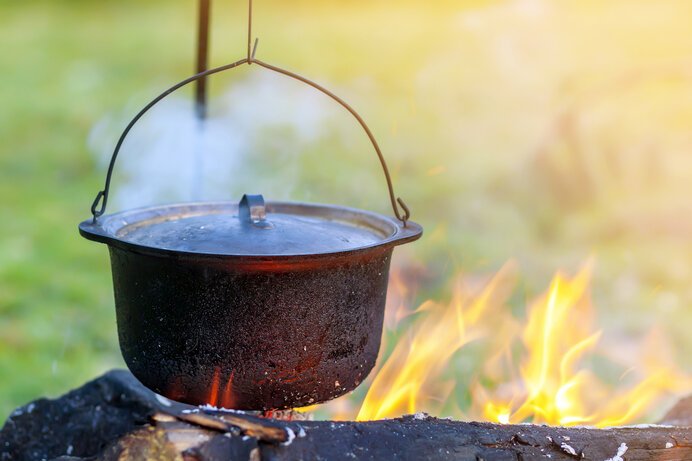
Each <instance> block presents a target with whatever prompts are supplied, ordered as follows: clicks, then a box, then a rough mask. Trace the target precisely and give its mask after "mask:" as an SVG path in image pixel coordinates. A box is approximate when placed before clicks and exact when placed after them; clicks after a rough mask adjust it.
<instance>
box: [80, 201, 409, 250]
mask: <svg viewBox="0 0 692 461" xmlns="http://www.w3.org/2000/svg"><path fill="white" fill-rule="evenodd" d="M80 230H81V231H82V235H84V236H85V237H87V238H90V239H92V240H97V241H102V242H105V243H109V244H110V243H116V242H117V243H121V244H123V243H124V244H128V245H136V246H139V247H146V248H150V249H157V250H164V251H168V252H184V253H197V254H213V255H239V256H252V255H257V256H284V255H286V256H288V255H309V254H324V253H335V252H345V251H350V250H357V249H363V248H368V247H373V246H377V245H381V244H383V243H386V242H393V241H397V244H399V243H404V241H410V240H415V239H417V238H418V237H419V236H420V234H421V233H422V229H421V228H420V226H419V225H417V224H415V223H412V222H409V223H408V224H407V227H403V226H401V225H400V224H399V223H398V222H397V221H395V220H394V219H393V218H388V217H386V216H381V215H378V214H375V213H369V212H365V211H361V210H355V209H351V208H345V207H335V206H330V205H316V204H306V203H290V202H270V203H267V204H265V202H264V199H263V198H262V196H261V195H244V196H243V198H242V200H241V201H240V203H239V204H235V203H230V202H217V203H196V204H194V203H193V204H177V205H164V206H159V207H153V208H147V209H142V210H135V211H129V212H122V213H116V214H113V215H108V216H102V217H101V218H100V219H99V221H97V222H96V223H94V222H92V221H84V222H83V223H82V224H81V225H80Z"/></svg>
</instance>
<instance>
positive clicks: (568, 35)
mask: <svg viewBox="0 0 692 461" xmlns="http://www.w3.org/2000/svg"><path fill="white" fill-rule="evenodd" d="M241 3H242V2H241ZM691 9H692V5H690V4H689V3H687V2H686V1H684V0H674V1H669V2H656V3H652V2H648V1H643V0H638V1H622V0H618V1H612V2H608V4H602V2H596V1H588V2H583V1H581V2H576V1H564V2H547V1H539V0H533V1H531V0H524V1H506V2H504V1H493V2H483V1H474V2H467V3H462V4H459V3H458V2H451V1H444V2H436V3H435V5H434V6H432V5H425V6H422V5H421V4H420V3H419V2H413V1H410V0H409V1H399V2H394V1H391V0H389V1H382V2H375V3H373V2H365V1H364V0H358V1H355V2H349V3H346V4H345V3H343V2H336V1H323V2H316V1H307V0H304V1H297V2H291V3H290V4H287V3H285V2H284V3H282V2H278V1H276V0H271V1H262V2H256V22H255V32H256V34H257V36H259V37H260V45H259V50H258V57H259V58H260V59H263V60H267V61H269V62H272V63H276V64H278V65H282V66H285V67H287V68H290V69H292V70H297V71H300V72H301V73H302V74H304V75H306V76H308V77H310V78H313V79H315V80H317V81H319V82H321V83H325V85H327V86H328V87H330V88H333V89H335V90H336V89H338V90H340V91H338V92H339V94H341V95H342V96H344V97H345V98H346V99H347V100H348V101H349V102H350V103H352V104H353V106H354V107H356V108H357V109H358V110H359V111H360V112H361V113H362V115H363V116H364V117H365V119H366V120H367V121H368V122H369V123H370V124H371V126H372V128H373V131H374V132H375V134H376V136H377V137H378V139H379V141H380V143H381V145H382V147H383V150H384V152H385V155H386V156H387V158H388V159H389V161H390V165H391V168H392V170H393V172H394V173H395V180H396V186H397V191H398V193H399V194H401V196H402V197H404V198H405V199H406V201H407V203H408V204H409V205H410V207H411V209H412V210H413V215H414V219H415V220H417V221H419V222H421V223H422V224H423V225H424V227H425V228H426V237H425V239H424V240H422V241H421V242H419V243H417V244H416V245H415V246H412V247H411V248H410V249H407V250H405V251H402V253H403V254H405V257H404V256H400V260H402V261H404V260H405V261H412V260H418V261H421V262H422V263H421V264H424V265H425V267H426V269H425V272H426V278H425V280H426V281H427V282H426V283H427V285H426V287H424V288H425V289H423V290H422V291H421V294H420V296H419V298H420V299H423V298H424V297H426V296H436V297H438V296H439V297H444V296H448V293H445V292H444V291H443V290H442V289H441V287H443V286H444V280H445V279H446V278H447V277H448V276H450V275H451V274H452V273H454V272H455V271H460V270H461V271H467V272H492V271H493V270H496V269H497V268H499V267H500V266H501V264H502V263H504V261H506V260H507V259H509V258H516V259H517V261H518V262H519V266H520V268H521V271H522V275H523V279H522V284H521V293H522V294H523V295H524V297H530V296H533V295H535V294H537V293H538V292H540V291H542V290H543V289H545V288H546V287H547V285H548V282H549V280H550V276H551V275H552V273H554V272H555V271H556V270H557V269H559V268H565V269H568V270H571V271H573V270H574V269H575V268H576V267H577V266H578V265H579V263H581V262H582V261H583V260H584V259H585V258H586V257H587V256H588V254H590V253H595V254H596V255H597V257H598V265H597V269H596V274H595V277H596V279H595V281H594V289H593V295H594V298H595V302H596V304H597V305H598V306H599V307H600V315H601V317H600V320H601V321H600V323H601V325H602V326H603V327H604V328H605V329H609V328H610V329H617V330H618V331H622V332H624V333H626V334H628V335H632V336H637V335H641V334H643V332H644V331H646V330H647V329H648V328H649V327H650V325H651V324H652V323H660V324H662V325H663V326H664V327H665V328H666V329H667V331H669V334H670V337H671V339H672V341H673V343H674V344H675V346H676V348H677V350H678V352H679V359H680V360H679V361H680V363H681V366H683V367H686V368H687V369H689V368H690V367H692V363H690V362H689V359H688V357H690V356H691V355H690V353H692V337H691V335H689V325H690V324H691V322H692V309H691V308H690V302H691V301H692V288H690V280H692V238H690V237H691V236H692V217H691V215H690V212H691V211H692V210H690V207H689V206H688V205H687V202H688V199H687V197H688V196H689V194H690V192H691V190H690V186H689V184H690V181H689V179H688V178H692V159H690V158H689V154H688V153H689V148H690V145H691V144H692V138H691V137H690V135H689V133H690V125H691V124H692V104H690V103H692V100H691V99H692V92H690V91H689V86H690V84H691V83H692V79H690V76H692V72H690V70H691V69H692V67H691V62H692V60H691V56H692V54H691V52H692V36H690V34H689V33H688V30H687V27H688V24H687V21H686V19H685V18H688V17H689V14H690V13H691V11H690V10H691ZM245 14H246V10H245V5H244V4H240V3H238V2H233V3H231V2H219V1H217V2H215V4H214V22H213V34H212V41H211V44H212V45H211V46H212V57H211V62H212V63H213V64H222V63H226V62H229V61H232V60H236V59H238V58H240V57H242V55H243V52H244V46H245V45H244V40H245V39H246V38H245V34H246V31H245V26H244V23H245V21H244V17H245ZM194 16H195V15H194V5H193V3H189V4H177V3H171V2H163V1H162V0H159V1H151V2H146V3H142V2H134V1H123V2H87V1H70V2H48V1H38V2H10V1H2V2H0V42H1V43H4V44H6V46H5V51H4V52H3V53H2V55H1V56H0V75H1V77H0V78H1V79H2V80H1V81H2V85H0V104H2V110H0V139H2V144H1V146H2V150H1V151H0V420H4V418H5V416H6V415H7V414H8V413H9V411H11V409H12V408H14V407H16V406H17V405H19V404H22V403H25V402H26V401H28V400H30V399H33V398H36V397H39V396H43V395H48V396H55V395H58V394H60V393H62V392H64V391H66V390H68V389H70V388H73V387H76V386H78V385H80V384H81V383H83V382H84V381H85V380H87V379H90V378H92V377H94V376H96V375H97V374H98V373H100V372H102V371H105V370H106V369H108V368H111V367H114V366H124V364H123V363H122V359H121V358H120V354H119V351H118V346H117V337H116V331H115V316H114V312H113V301H112V292H111V289H112V288H111V282H110V271H109V267H108V260H107V256H106V251H105V248H103V247H101V246H99V245H95V244H91V243H89V242H86V241H85V240H83V239H81V238H80V237H79V236H78V234H77V230H76V224H77V223H78V222H79V221H81V220H83V219H85V218H86V217H87V214H88V208H89V205H90V204H91V200H92V199H93V196H94V194H95V192H96V191H97V190H99V188H100V186H101V181H102V178H103V174H104V171H103V169H102V168H100V167H98V166H97V165H96V164H95V161H94V159H93V156H92V155H91V154H90V153H89V152H88V149H87V146H86V139H87V135H88V133H89V132H90V130H91V128H92V127H93V125H94V124H95V123H96V122H97V121H98V120H99V119H101V118H102V117H103V116H104V115H106V114H107V113H109V112H111V111H116V112H118V113H122V112H123V108H127V109H128V110H129V109H130V108H137V107H140V106H142V105H144V104H145V103H146V102H147V101H148V99H150V98H151V96H153V95H154V94H156V93H158V91H160V90H162V89H164V88H166V87H167V86H169V85H170V84H171V83H173V82H176V81H178V80H180V79H182V78H184V77H186V76H188V75H189V74H190V73H191V69H192V63H193V51H194V37H195V27H194ZM242 72H245V74H241V76H249V77H251V76H252V74H251V72H256V70H254V69H253V70H252V71H250V70H245V71H242ZM236 78H239V77H219V79H218V80H214V81H213V83H212V94H213V95H218V94H219V93H220V92H221V91H222V90H223V88H225V86H226V85H227V84H229V82H230V83H232V82H235V81H237V80H236ZM131 112H132V113H134V112H135V110H134V109H132V111H131ZM346 120H347V119H346V118H344V123H351V122H348V121H346ZM353 136H354V138H355V140H354V142H353V144H351V145H348V146H332V145H330V144H329V139H326V140H325V139H322V140H321V141H320V142H321V143H322V144H319V143H318V144H316V145H315V146H312V147H311V148H310V149H308V151H307V152H305V153H303V154H301V156H300V159H299V161H300V162H301V165H303V166H305V167H306V169H307V173H306V175H305V176H301V177H300V179H301V180H304V181H306V182H307V183H308V184H309V186H310V190H311V194H310V197H319V199H318V200H316V201H323V202H334V203H345V204H348V205H355V206H367V207H368V208H370V209H374V210H376V211H383V212H388V211H387V209H386V199H385V196H384V195H383V194H384V189H383V186H382V182H381V178H380V176H379V174H380V173H379V172H377V171H376V170H375V168H377V164H376V161H375V160H374V158H372V157H371V155H372V154H371V153H370V151H369V149H368V146H367V143H366V140H365V139H362V135H361V134H358V132H357V128H355V127H354V128H353ZM327 149H328V150H330V154H332V153H333V155H334V156H335V159H337V158H338V159H340V160H339V161H338V162H337V161H336V160H333V161H332V160H330V161H329V162H328V163H327V165H328V166H327V167H324V166H315V165H316V162H315V159H318V158H319V157H320V154H319V153H320V152H322V151H323V150H327ZM352 152H358V155H355V156H354V155H351V154H352ZM361 152H362V153H361ZM277 155H278V154H277ZM341 159H343V162H342V161H341ZM361 167H363V168H366V169H368V170H370V169H372V170H373V171H374V172H373V173H372V175H369V173H368V174H366V175H364V176H357V181H354V180H353V179H349V178H350V177H349V175H348V174H349V173H353V174H356V172H357V171H358V170H357V169H358V168H361ZM277 174H280V173H277V172H269V173H268V177H269V178H271V175H277ZM330 178H334V180H333V181H330ZM306 194H307V192H305V191H303V190H302V189H298V190H297V191H296V192H295V193H294V196H292V197H291V198H304V197H305V196H306ZM517 298H518V299H517V301H516V302H517V305H520V304H522V302H523V299H521V298H522V296H518V297H517ZM519 308H520V307H519Z"/></svg>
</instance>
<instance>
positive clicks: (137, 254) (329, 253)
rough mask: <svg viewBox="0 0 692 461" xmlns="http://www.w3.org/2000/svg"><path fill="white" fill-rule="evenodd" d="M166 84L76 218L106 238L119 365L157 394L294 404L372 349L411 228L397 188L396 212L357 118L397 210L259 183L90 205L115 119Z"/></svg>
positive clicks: (221, 402)
mask: <svg viewBox="0 0 692 461" xmlns="http://www.w3.org/2000/svg"><path fill="white" fill-rule="evenodd" d="M224 68H228V66H224V67H221V68H217V69H212V70H210V71H207V72H203V73H201V74H198V75H197V76H195V77H193V78H191V79H188V80H187V81H185V82H186V83H189V82H191V81H193V80H194V79H196V78H200V77H203V76H205V75H208V74H210V73H214V72H218V71H220V70H224ZM311 85H312V86H315V87H317V86H316V85H315V84H312V83H311ZM180 86H182V85H181V84H178V85H176V86H174V87H172V89H171V90H169V91H168V92H166V93H164V94H163V95H162V96H159V97H158V98H157V99H155V100H154V101H152V103H150V104H149V105H148V106H147V107H145V109H144V110H143V111H142V112H140V113H139V114H138V115H137V116H136V117H135V119H134V120H133V121H132V122H131V123H130V125H129V126H128V127H127V129H126V130H125V132H124V133H123V135H122V136H121V138H120V141H119V142H118V145H117V146H116V149H115V152H114V154H113V157H112V159H111V164H110V167H109V170H108V174H107V178H106V185H105V187H104V190H103V191H101V192H99V194H98V195H97V197H96V200H95V201H94V204H93V205H92V214H93V218H92V219H89V220H86V221H84V222H82V223H81V224H80V225H79V230H80V233H81V234H82V235H83V236H84V237H86V238H87V239H90V240H94V241H97V242H102V243H106V244H107V245H108V248H109V251H110V257H111V268H112V273H113V287H114V292H115V306H116V317H117V323H118V337H119V341H120V348H121V351H122V354H123V357H124V359H125V362H126V363H127V366H128V367H129V369H130V370H131V371H132V373H133V374H134V375H135V376H136V377H137V378H138V379H139V380H140V381H141V382H142V383H143V384H144V385H146V386H147V387H149V388H150V389H152V390H153V391H155V392H157V393H159V394H162V395H164V396H166V397H168V398H171V399H174V400H177V401H181V402H185V403H190V404H195V405H199V404H206V403H209V404H212V405H215V406H222V407H225V408H236V409H242V410H268V409H283V408H293V407H300V406H305V405H310V404H313V403H317V402H322V401H326V400H329V399H332V398H334V397H337V396H339V395H342V394H344V393H346V392H348V391H350V390H352V389H354V388H355V387H356V386H358V384H360V383H361V382H362V381H363V380H364V379H365V377H366V376H367V375H368V373H369V372H370V370H371V369H372V367H373V366H374V364H375V360H376V358H377V353H378V350H379V347H380V338H381V334H382V322H383V318H384V306H385V299H386V293H387V281H388V274H389V264H390V259H391V255H392V250H393V248H394V246H396V245H400V244H403V243H406V242H410V241H412V240H416V239H418V238H419V237H420V236H421V234H422V228H421V227H420V226H419V225H418V224H415V223H413V222H411V221H409V220H408V215H409V212H408V209H407V208H406V206H405V205H404V204H403V202H402V201H401V199H399V200H398V202H399V204H401V206H402V208H403V209H404V211H405V214H404V216H401V215H400V213H399V210H398V208H397V206H396V202H395V200H394V194H393V191H392V187H391V180H390V178H389V173H388V172H387V169H386V164H385V163H384V159H383V157H382V154H381V152H380V150H379V147H378V146H377V143H376V142H375V141H374V138H373V137H372V134H371V133H370V131H369V129H368V128H367V126H366V125H365V124H364V123H363V122H362V119H360V117H357V118H358V120H359V122H361V125H362V126H363V127H364V128H365V130H366V132H367V133H368V135H369V136H370V138H371V140H372V142H373V145H374V146H375V149H376V151H377V153H378V155H379V157H380V160H381V162H382V166H383V168H384V170H385V176H386V179H387V183H388V186H389V191H390V199H391V202H392V206H393V208H394V213H395V215H396V216H397V218H390V217H387V216H383V215H379V214H375V213H370V212H366V211H361V210H355V209H351V208H345V207H337V206H331V205H317V204H307V203H288V202H269V203H266V204H265V203H264V199H263V198H262V196H259V195H246V196H243V199H242V200H241V202H240V203H231V202H218V203H193V204H173V205H164V206H155V207H150V208H145V209H139V210H132V211H125V212H120V213H116V214H111V215H105V216H104V215H103V213H104V211H105V206H106V202H107V198H108V190H109V185H110V179H111V174H112V171H113V166H114V162H115V159H116V157H117V154H118V151H119V149H120V146H121V145H122V142H123V140H124V138H125V136H126V135H127V133H128V132H129V129H130V128H131V127H132V125H134V123H135V122H136V121H137V120H138V119H139V117H141V115H143V113H144V112H146V111H147V110H148V109H149V108H150V107H151V106H153V105H154V104H155V103H156V102H158V101H159V100H160V99H162V98H163V97H164V96H165V95H166V94H168V93H170V92H171V91H173V90H174V89H176V88H178V87H180ZM317 88H318V89H321V87H317ZM323 91H324V92H325V93H326V94H328V95H330V96H332V95H331V94H330V93H328V92H326V90H323ZM334 98H335V99H336V100H337V101H338V102H340V103H342V105H344V107H346V108H347V109H348V110H349V111H350V112H351V113H353V114H355V113H354V112H353V110H352V109H351V108H350V107H349V106H347V105H345V103H343V102H342V101H341V100H338V98H336V97H334ZM356 115H357V114H356ZM99 203H101V207H100V209H97V207H98V206H99Z"/></svg>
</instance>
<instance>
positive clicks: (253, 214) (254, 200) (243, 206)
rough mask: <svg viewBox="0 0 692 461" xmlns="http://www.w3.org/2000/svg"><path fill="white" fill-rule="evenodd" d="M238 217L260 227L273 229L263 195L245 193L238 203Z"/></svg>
mask: <svg viewBox="0 0 692 461" xmlns="http://www.w3.org/2000/svg"><path fill="white" fill-rule="evenodd" d="M238 217H239V218H240V219H241V220H243V221H245V222H249V223H250V224H252V225H253V226H255V227H259V228H260V229H271V228H272V227H274V226H272V225H271V223H270V222H269V221H267V210H266V208H265V206H264V197H262V195H260V194H257V195H250V194H244V195H243V198H241V199H240V203H239V204H238Z"/></svg>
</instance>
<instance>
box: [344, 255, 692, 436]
mask: <svg viewBox="0 0 692 461" xmlns="http://www.w3.org/2000/svg"><path fill="white" fill-rule="evenodd" d="M592 266H593V264H592V263H591V262H589V263H587V264H586V265H585V266H584V267H583V268H582V269H581V270H580V271H579V272H578V273H577V274H576V275H575V276H574V277H571V278H570V277H568V276H566V275H564V274H560V273H558V274H557V275H556V276H555V277H554V279H553V281H552V283H551V284H550V288H549V289H548V290H547V292H546V293H544V294H543V295H541V296H540V297H538V298H537V299H536V300H535V301H533V302H531V303H530V304H529V308H528V310H527V314H526V320H525V322H520V321H518V320H517V318H516V317H515V316H513V315H512V314H511V309H510V307H509V305H508V303H507V300H508V299H509V296H510V295H511V292H512V289H511V287H512V286H513V283H511V282H512V280H513V276H514V272H515V271H514V269H513V266H512V265H511V264H509V265H507V266H505V267H503V268H502V270H500V271H499V273H498V274H497V275H496V276H495V277H493V278H492V279H491V280H490V281H488V282H486V283H484V284H481V288H480V290H477V289H476V290H474V287H473V286H472V284H470V283H469V281H468V279H464V278H460V279H458V280H457V281H456V283H455V286H454V289H453V297H452V300H451V301H450V302H449V303H438V302H433V301H426V302H424V303H423V304H422V305H421V306H420V307H419V308H418V309H417V310H416V311H415V312H414V314H413V315H412V317H415V320H414V321H413V323H412V325H411V327H410V328H409V329H408V331H407V332H406V333H405V334H403V335H402V336H401V337H400V338H399V340H398V342H397V344H396V346H395V347H394V350H393V352H392V353H391V355H390V356H389V358H388V359H387V360H386V362H385V363H384V364H383V365H382V366H381V368H380V369H379V370H377V373H376V375H375V377H374V379H373V380H372V383H371V385H370V388H369V390H368V392H367V395H366V397H365V399H364V401H363V403H362V406H361V408H360V411H359V412H358V416H357V419H358V420H372V419H381V418H385V417H396V416H401V415H403V414H408V413H415V412H418V411H426V412H429V413H432V414H440V411H442V410H443V409H444V410H445V411H447V412H450V413H452V414H453V415H454V416H456V417H462V418H466V419H474V420H489V421H494V422H499V423H505V424H507V423H519V422H532V423H547V424H553V425H565V426H568V425H575V424H583V425H592V426H598V427H605V426H612V425H620V424H624V423H627V422H631V421H634V420H636V419H637V418H641V417H642V416H643V415H646V414H647V412H648V411H649V410H651V409H652V408H653V406H654V405H656V404H657V403H660V399H661V397H662V396H665V394H666V393H682V392H689V391H690V390H692V378H690V377H689V376H686V375H684V374H683V373H681V372H679V371H678V370H677V368H676V367H675V363H674V361H673V360H669V359H668V360H667V359H666V357H669V356H670V355H671V354H669V353H667V352H666V346H665V344H664V343H665V341H664V335H663V334H662V333H661V332H660V331H658V330H656V329H653V330H652V332H651V333H650V334H649V338H648V339H647V340H646V341H644V342H643V343H642V344H640V345H638V347H639V349H640V350H641V352H640V351H636V350H633V348H632V346H631V345H627V347H626V348H625V349H626V353H622V350H623V347H620V346H622V345H621V344H618V342H617V341H616V342H613V344H606V347H599V346H601V344H602V343H604V342H605V343H608V341H604V340H607V339H608V338H606V337H604V334H603V332H601V331H595V330H594V328H593V325H594V319H595V312H594V308H593V306H592V305H591V303H590V302H589V283H590V278H591V272H592ZM468 347H473V348H474V354H469V355H474V356H477V355H479V354H478V353H479V351H480V352H481V353H480V355H481V356H482V357H483V359H482V360H483V361H482V363H481V364H476V365H474V367H475V372H474V371H473V370H469V371H470V372H469V373H468V375H475V378H474V379H469V380H468V382H467V383H466V386H467V388H468V391H469V394H470V403H467V404H466V405H465V406H466V408H464V409H463V410H462V409H461V407H462V405H461V404H459V402H456V401H452V402H450V401H449V400H450V399H449V396H451V395H455V396H456V397H457V398H458V397H459V395H462V393H461V392H453V391H455V387H456V386H457V382H456V381H457V380H459V378H468V377H467V376H454V373H453V371H454V370H457V369H460V368H463V367H460V365H459V363H456V362H459V357H460V356H462V357H463V355H464V353H463V352H462V353H459V354H457V351H459V350H460V349H462V348H468ZM635 349H636V348H635ZM623 357H624V358H625V359H626V360H622V358H623ZM627 359H629V362H630V363H625V362H627ZM468 360H470V359H468ZM468 360H467V362H468ZM598 360H600V361H601V362H604V361H605V362H607V363H608V365H607V366H605V368H606V369H607V370H609V371H612V370H613V369H618V368H620V369H622V370H623V371H622V373H621V376H620V382H619V383H618V386H617V387H614V386H613V385H612V384H611V383H609V382H608V381H609V380H608V379H606V378H604V377H602V376H601V375H600V374H599V370H598V367H596V366H593V362H594V361H598ZM517 364H518V365H517ZM465 367H466V368H469V365H468V363H466V365H465ZM603 367H604V366H602V368H603ZM601 372H602V370H601ZM601 374H602V373H601ZM341 408H342V409H343V405H342V407H341ZM341 416H343V414H342V415H341Z"/></svg>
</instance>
